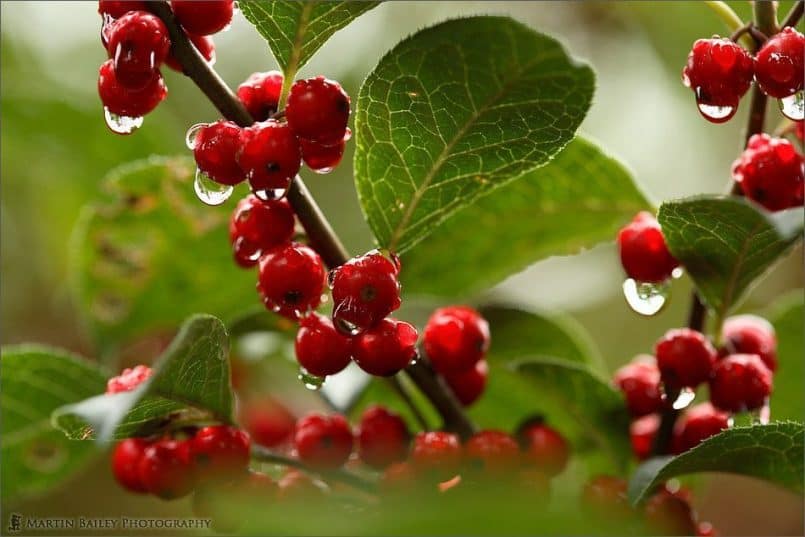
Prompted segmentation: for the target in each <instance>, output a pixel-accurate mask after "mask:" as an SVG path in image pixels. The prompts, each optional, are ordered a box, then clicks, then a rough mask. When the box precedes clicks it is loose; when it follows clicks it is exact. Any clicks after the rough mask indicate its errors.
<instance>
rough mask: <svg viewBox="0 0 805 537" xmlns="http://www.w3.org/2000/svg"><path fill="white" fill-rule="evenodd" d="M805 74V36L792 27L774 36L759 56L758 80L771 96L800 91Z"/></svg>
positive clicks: (757, 55)
mask: <svg viewBox="0 0 805 537" xmlns="http://www.w3.org/2000/svg"><path fill="white" fill-rule="evenodd" d="M803 72H805V36H803V35H802V34H801V33H799V32H798V31H797V30H796V29H794V28H793V27H791V26H789V27H787V28H783V31H782V32H780V33H779V34H777V35H774V36H772V37H770V38H769V39H768V40H767V41H766V42H765V43H763V46H762V47H760V50H758V51H757V54H756V55H755V79H756V80H757V83H758V86H760V89H761V90H762V91H763V93H765V94H766V95H768V96H769V97H776V98H778V99H779V98H782V97H788V96H789V95H793V94H794V93H796V92H798V91H800V90H801V89H802V86H803V76H802V73H803Z"/></svg>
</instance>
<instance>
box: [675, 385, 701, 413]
mask: <svg viewBox="0 0 805 537" xmlns="http://www.w3.org/2000/svg"><path fill="white" fill-rule="evenodd" d="M695 398H696V392H694V391H693V390H692V389H691V388H682V390H680V392H679V396H678V397H677V398H676V400H675V401H674V403H673V405H672V406H673V407H674V410H682V409H683V408H687V407H688V405H689V404H691V403H692V402H693V400H694V399H695Z"/></svg>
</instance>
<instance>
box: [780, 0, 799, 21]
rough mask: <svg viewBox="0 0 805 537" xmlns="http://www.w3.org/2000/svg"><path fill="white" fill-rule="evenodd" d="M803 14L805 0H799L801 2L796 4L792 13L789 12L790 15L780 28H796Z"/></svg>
mask: <svg viewBox="0 0 805 537" xmlns="http://www.w3.org/2000/svg"><path fill="white" fill-rule="evenodd" d="M803 12H805V0H799V2H797V3H796V4H794V7H792V8H791V11H789V12H788V15H786V16H785V19H784V20H783V23H782V24H781V25H780V27H781V28H785V27H786V26H796V25H797V23H798V22H799V19H801V18H802V14H803Z"/></svg>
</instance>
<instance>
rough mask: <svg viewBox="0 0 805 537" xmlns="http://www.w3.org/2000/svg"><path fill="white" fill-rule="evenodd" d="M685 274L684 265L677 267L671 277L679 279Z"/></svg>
mask: <svg viewBox="0 0 805 537" xmlns="http://www.w3.org/2000/svg"><path fill="white" fill-rule="evenodd" d="M684 275H685V269H683V268H682V267H676V268H675V269H674V270H672V271H671V278H673V279H675V280H678V279H679V278H681V277H682V276H684Z"/></svg>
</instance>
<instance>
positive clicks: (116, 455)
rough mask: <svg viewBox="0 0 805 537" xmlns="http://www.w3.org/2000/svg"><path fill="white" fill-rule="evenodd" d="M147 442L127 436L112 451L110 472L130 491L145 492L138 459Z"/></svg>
mask: <svg viewBox="0 0 805 537" xmlns="http://www.w3.org/2000/svg"><path fill="white" fill-rule="evenodd" d="M148 445H149V443H148V442H147V441H146V440H143V439H142V438H127V439H125V440H122V441H121V442H119V443H118V444H117V445H116V446H115V450H114V452H113V453H112V473H113V474H114V476H115V479H116V480H117V482H118V483H120V485H121V486H122V487H123V488H125V489H126V490H129V491H131V492H137V493H143V492H147V490H146V488H145V485H144V484H143V482H142V480H141V479H140V460H142V458H143V455H144V454H145V448H147V447H148Z"/></svg>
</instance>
